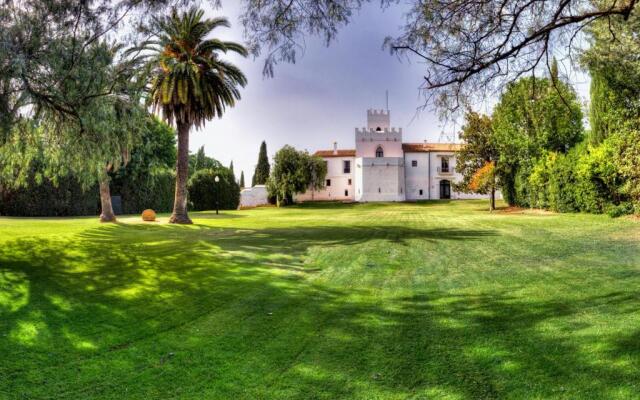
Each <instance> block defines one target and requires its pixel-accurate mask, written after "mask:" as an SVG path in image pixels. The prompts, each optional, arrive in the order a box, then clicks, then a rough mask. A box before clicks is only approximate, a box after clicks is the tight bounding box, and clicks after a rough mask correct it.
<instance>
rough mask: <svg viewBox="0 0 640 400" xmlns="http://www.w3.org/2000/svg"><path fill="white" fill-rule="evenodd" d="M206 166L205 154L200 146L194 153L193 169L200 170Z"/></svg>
mask: <svg viewBox="0 0 640 400" xmlns="http://www.w3.org/2000/svg"><path fill="white" fill-rule="evenodd" d="M206 167H207V156H206V155H205V154H204V146H201V147H200V148H199V149H198V152H197V153H196V165H195V170H196V171H197V170H200V169H203V168H206Z"/></svg>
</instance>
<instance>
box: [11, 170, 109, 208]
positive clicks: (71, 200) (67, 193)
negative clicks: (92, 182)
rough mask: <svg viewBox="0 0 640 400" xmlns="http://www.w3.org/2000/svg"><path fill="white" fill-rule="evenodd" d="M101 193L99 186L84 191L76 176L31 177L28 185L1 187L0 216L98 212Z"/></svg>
mask: <svg viewBox="0 0 640 400" xmlns="http://www.w3.org/2000/svg"><path fill="white" fill-rule="evenodd" d="M99 210H100V196H99V192H98V188H97V186H93V187H91V188H89V189H88V190H83V188H82V186H81V185H80V184H79V183H78V181H77V180H76V179H75V178H73V177H63V178H60V179H58V182H57V185H56V184H54V183H53V182H52V181H50V180H49V179H43V180H42V182H40V183H39V182H36V180H35V178H33V177H32V178H30V179H29V181H28V182H27V185H26V187H22V188H18V189H11V190H8V189H1V188H0V215H8V216H15V217H62V216H80V215H97V214H99Z"/></svg>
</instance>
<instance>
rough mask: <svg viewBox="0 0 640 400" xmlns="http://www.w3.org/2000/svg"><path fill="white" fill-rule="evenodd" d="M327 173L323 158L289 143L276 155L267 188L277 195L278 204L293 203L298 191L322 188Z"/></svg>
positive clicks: (303, 191) (273, 194)
mask: <svg viewBox="0 0 640 400" xmlns="http://www.w3.org/2000/svg"><path fill="white" fill-rule="evenodd" d="M326 175H327V165H326V162H325V161H324V160H323V159H322V158H320V157H316V156H311V155H309V153H307V152H306V151H298V150H296V149H294V148H293V147H291V146H289V145H287V146H284V147H283V148H282V149H280V150H278V152H277V153H276V155H275V157H274V165H273V170H272V171H271V176H270V177H269V180H268V181H267V190H268V191H269V195H270V196H273V197H276V201H277V204H278V205H282V204H285V205H286V204H292V203H293V197H294V195H295V194H296V193H305V192H306V191H307V189H309V188H314V189H320V188H322V187H323V185H324V179H325V177H326Z"/></svg>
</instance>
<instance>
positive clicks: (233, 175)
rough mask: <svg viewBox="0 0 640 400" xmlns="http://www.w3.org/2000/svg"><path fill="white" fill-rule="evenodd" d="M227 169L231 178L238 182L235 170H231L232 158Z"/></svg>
mask: <svg viewBox="0 0 640 400" xmlns="http://www.w3.org/2000/svg"><path fill="white" fill-rule="evenodd" d="M229 171H230V172H231V177H232V178H233V181H234V182H238V181H237V180H236V174H235V172H233V160H231V164H229Z"/></svg>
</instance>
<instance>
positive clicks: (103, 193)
mask: <svg viewBox="0 0 640 400" xmlns="http://www.w3.org/2000/svg"><path fill="white" fill-rule="evenodd" d="M100 222H116V215H115V214H114V213H113V206H112V205H111V190H110V189H109V176H108V175H107V176H105V177H104V178H102V179H100Z"/></svg>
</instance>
